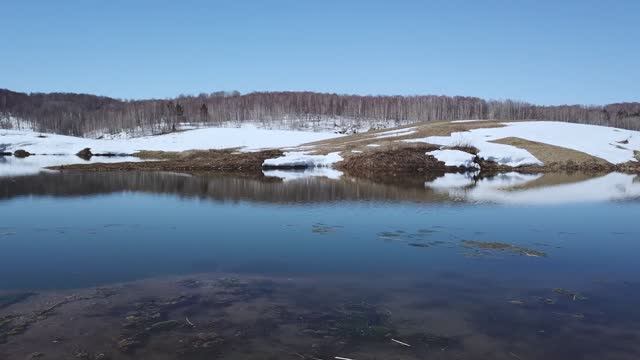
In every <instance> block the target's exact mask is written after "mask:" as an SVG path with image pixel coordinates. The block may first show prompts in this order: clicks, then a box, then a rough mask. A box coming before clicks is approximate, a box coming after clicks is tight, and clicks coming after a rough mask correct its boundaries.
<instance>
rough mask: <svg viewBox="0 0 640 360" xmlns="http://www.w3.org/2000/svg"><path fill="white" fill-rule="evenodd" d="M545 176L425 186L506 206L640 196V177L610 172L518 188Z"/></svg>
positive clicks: (455, 178)
mask: <svg viewBox="0 0 640 360" xmlns="http://www.w3.org/2000/svg"><path fill="white" fill-rule="evenodd" d="M542 176H543V175H528V174H519V173H516V172H511V173H506V174H500V175H497V176H495V177H492V178H485V179H482V180H479V181H477V182H475V183H474V180H473V177H472V176H471V175H466V174H445V175H444V176H442V177H440V178H438V179H436V180H434V181H428V182H426V183H425V186H426V187H428V188H431V189H434V190H435V191H438V192H444V193H447V194H449V195H450V196H451V197H454V198H457V199H462V200H468V201H487V202H495V203H503V204H562V203H573V202H594V201H609V200H623V199H630V198H635V197H640V181H639V180H638V176H637V175H629V174H622V173H610V174H607V175H604V176H600V177H597V178H592V179H589V180H584V181H579V182H575V183H569V184H559V185H552V186H540V187H534V188H528V189H518V188H516V187H517V186H519V185H524V184H526V183H528V182H530V181H533V180H536V179H538V178H540V177H542Z"/></svg>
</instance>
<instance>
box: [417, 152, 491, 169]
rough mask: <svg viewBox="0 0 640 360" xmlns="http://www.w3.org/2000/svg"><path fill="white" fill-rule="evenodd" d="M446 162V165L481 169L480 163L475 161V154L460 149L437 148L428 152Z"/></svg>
mask: <svg viewBox="0 0 640 360" xmlns="http://www.w3.org/2000/svg"><path fill="white" fill-rule="evenodd" d="M427 154H428V155H433V156H434V157H435V158H436V159H438V160H440V161H442V162H444V164H445V165H446V166H458V167H459V166H462V167H464V168H467V169H480V165H478V164H477V163H475V162H473V159H475V157H476V156H475V155H473V154H470V153H468V152H464V151H460V150H446V149H445V150H435V151H430V152H428V153H427Z"/></svg>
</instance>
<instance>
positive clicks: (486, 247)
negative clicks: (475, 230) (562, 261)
mask: <svg viewBox="0 0 640 360" xmlns="http://www.w3.org/2000/svg"><path fill="white" fill-rule="evenodd" d="M462 244H463V246H464V247H465V248H468V249H472V250H476V252H475V253H474V254H477V255H481V254H482V253H483V252H486V251H489V252H492V251H497V252H509V253H513V254H516V255H524V256H533V257H546V256H547V254H546V253H545V252H542V251H538V250H533V249H528V248H525V247H522V246H519V245H513V244H507V243H503V242H497V241H493V242H487V241H476V240H463V241H462Z"/></svg>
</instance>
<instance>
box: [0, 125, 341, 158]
mask: <svg viewBox="0 0 640 360" xmlns="http://www.w3.org/2000/svg"><path fill="white" fill-rule="evenodd" d="M40 136H44V137H40ZM338 136H342V135H338V134H333V133H318V132H306V131H291V130H265V129H258V128H256V127H253V126H247V127H241V128H203V129H195V130H188V131H181V132H176V133H170V134H165V135H157V136H144V137H138V138H130V139H121V138H117V139H88V138H79V137H74V136H65V135H56V134H39V133H36V132H33V131H21V130H0V144H4V145H5V147H6V149H7V151H15V150H17V149H24V150H27V151H29V152H31V153H34V154H65V155H73V154H76V153H77V152H78V151H80V150H82V149H83V148H91V151H92V152H93V153H114V154H133V153H135V152H136V151H140V150H151V151H185V150H206V149H225V148H236V147H239V148H242V150H244V151H251V150H258V149H264V148H282V147H292V146H297V145H300V144H303V143H307V142H314V141H320V140H325V139H330V138H334V137H338Z"/></svg>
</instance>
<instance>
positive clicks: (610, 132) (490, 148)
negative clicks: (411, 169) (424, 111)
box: [405, 121, 640, 166]
mask: <svg viewBox="0 0 640 360" xmlns="http://www.w3.org/2000/svg"><path fill="white" fill-rule="evenodd" d="M504 125H505V126H504V127H499V128H483V129H473V130H469V131H465V132H455V133H452V134H451V135H450V136H430V137H427V138H424V139H411V140H405V141H410V142H427V143H431V144H436V145H443V146H455V145H457V144H461V143H463V144H469V145H472V146H475V147H476V148H478V149H479V150H480V152H479V153H478V155H479V156H480V157H482V158H484V159H487V160H494V161H496V162H497V163H499V164H502V165H509V166H521V165H541V164H542V163H541V162H540V161H539V160H538V159H536V158H535V157H534V156H533V155H531V153H529V152H528V151H526V150H524V149H520V148H517V147H515V146H511V145H504V144H496V143H492V142H491V141H494V140H499V139H504V138H507V137H517V138H521V139H525V140H529V141H535V142H539V143H544V144H549V145H554V146H560V147H564V148H568V149H572V150H576V151H580V152H583V153H587V154H589V155H592V156H595V157H598V158H601V159H604V160H606V161H608V162H610V163H612V164H621V163H625V162H628V161H637V159H635V158H634V150H640V131H633V130H624V129H617V128H612V127H606V126H598V125H585V124H574V123H565V122H558V121H521V122H508V123H504Z"/></svg>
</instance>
